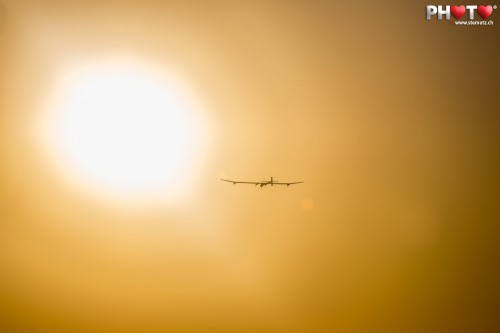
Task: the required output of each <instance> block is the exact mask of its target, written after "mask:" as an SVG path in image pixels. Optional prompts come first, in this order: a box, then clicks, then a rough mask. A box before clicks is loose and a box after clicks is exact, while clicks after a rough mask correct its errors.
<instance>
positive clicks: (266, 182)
mask: <svg viewBox="0 0 500 333" xmlns="http://www.w3.org/2000/svg"><path fill="white" fill-rule="evenodd" d="M221 180H222V181H224V182H229V183H233V185H236V184H252V185H255V186H257V185H259V186H260V187H261V188H262V187H264V186H267V185H271V186H274V185H286V186H290V185H293V184H300V183H303V182H291V183H285V182H280V181H277V180H274V179H273V177H271V180H263V181H261V182H241V181H237V180H229V179H221Z"/></svg>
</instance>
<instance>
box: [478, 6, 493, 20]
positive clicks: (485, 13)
mask: <svg viewBox="0 0 500 333" xmlns="http://www.w3.org/2000/svg"><path fill="white" fill-rule="evenodd" d="M477 12H478V13H479V15H481V17H482V18H483V20H484V19H487V18H488V17H490V15H491V13H492V12H493V7H491V6H477Z"/></svg>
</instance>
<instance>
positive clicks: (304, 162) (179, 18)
mask: <svg viewBox="0 0 500 333" xmlns="http://www.w3.org/2000/svg"><path fill="white" fill-rule="evenodd" d="M1 2H2V4H3V6H2V7H3V10H2V12H1V13H2V14H0V19H1V20H4V22H0V27H1V28H0V29H1V30H0V328H1V329H0V330H2V331H6V332H212V331H213V332H267V331H269V332H493V331H497V330H499V329H500V319H499V316H498V311H499V309H500V288H499V285H498V281H500V268H499V265H498V257H499V254H500V251H499V250H500V249H499V244H500V239H499V235H500V228H499V222H500V213H499V202H500V193H499V189H500V177H499V174H498V173H499V170H500V115H499V112H498V111H499V108H498V102H499V98H498V96H499V95H498V92H499V91H498V80H499V79H500V76H499V66H498V59H500V53H499V48H498V41H499V33H498V27H497V25H499V24H500V18H498V15H497V14H498V13H496V11H495V10H494V11H493V14H492V16H491V20H493V21H494V23H495V25H494V26H455V25H454V24H450V22H447V21H442V22H438V21H436V20H434V19H433V20H431V21H426V20H425V6H426V5H427V4H430V3H428V2H423V1H413V2H412V4H403V3H401V2H397V1H381V2H380V1H379V2H376V3H375V2H368V1H361V2H359V1H358V2H356V3H355V4H354V3H352V4H351V3H348V2H338V3H337V2H335V1H167V0H165V1H160V0H156V1H153V0H148V1H118V0H116V1H111V0H100V1H60V0H47V1H35V0H16V1H14V0H1ZM432 4H436V5H438V4H443V5H446V4H449V3H443V2H441V3H432ZM471 4H476V3H471ZM2 7H0V8H2ZM124 59H125V60H124ZM127 62H134V63H136V64H139V66H144V67H148V68H156V69H158V71H161V72H166V73H175V75H178V76H179V77H181V78H182V81H183V82H184V84H186V85H187V86H188V87H189V90H190V95H189V96H190V98H191V99H192V101H193V102H194V103H196V104H197V105H199V106H200V108H199V113H198V114H197V116H196V117H197V120H196V121H198V123H199V124H201V127H202V128H203V130H200V131H199V133H198V134H199V142H202V143H203V144H202V145H201V146H200V147H202V148H200V149H198V150H196V154H195V155H196V156H194V157H193V158H192V159H191V160H189V161H190V162H189V161H188V162H186V163H188V164H189V163H191V164H192V165H186V170H190V171H189V172H185V173H183V174H182V177H181V176H179V177H180V178H179V179H178V181H179V182H181V183H182V184H186V185H185V188H183V191H184V192H183V194H182V196H180V195H179V198H177V199H176V198H175V197H176V195H174V194H172V193H174V192H172V193H171V194H170V196H169V195H168V193H167V194H166V195H165V196H164V197H159V198H156V199H155V200H154V202H153V201H152V202H151V203H150V204H148V203H147V202H144V200H142V201H141V203H134V202H130V201H128V202H127V203H124V202H120V200H119V199H116V200H109V199H110V198H109V197H106V198H104V197H103V196H101V195H99V193H97V192H99V191H96V190H95V189H93V190H89V189H88V188H86V187H85V186H87V185H85V186H83V185H82V183H83V181H82V180H81V178H79V176H78V171H77V170H76V171H75V170H73V169H71V166H68V165H65V164H64V163H62V162H61V160H58V159H57V158H53V157H51V154H50V153H49V152H50V151H52V150H57V149H56V148H53V147H52V148H50V147H49V148H47V146H46V143H44V142H42V141H43V138H41V136H40V133H39V132H38V129H39V127H40V122H41V121H42V120H43V119H45V118H44V117H46V115H47V114H50V113H51V112H53V110H51V106H54V105H57V103H58V100H59V99H60V100H64V98H65V95H64V87H65V86H64V84H63V83H61V82H64V77H65V75H67V73H68V72H71V71H72V70H74V69H75V68H86V66H87V67H92V66H97V67H99V66H105V65H102V64H104V63H105V64H108V65H109V64H113V63H120V64H122V65H123V64H124V63H127ZM99 68H100V67H99ZM58 89H59V90H61V89H62V90H61V91H62V92H59V93H55V91H59V90H58ZM61 103H62V102H61ZM201 127H200V128H201ZM51 149H52V150H51ZM194 151H195V150H193V152H194ZM193 154H194V153H193ZM61 170H65V171H64V172H61ZM271 176H274V177H275V179H278V180H280V181H298V180H303V181H305V183H304V184H299V185H296V186H291V187H288V188H287V187H283V188H281V187H273V188H263V189H262V190H261V189H259V188H254V187H253V186H243V185H242V186H238V185H237V186H233V185H231V184H229V183H224V182H221V181H219V178H221V177H227V178H230V179H237V180H257V181H260V180H263V179H268V178H269V177H271ZM92 186H94V185H93V184H88V187H92ZM165 191H166V192H168V191H169V189H168V188H166V189H165ZM172 191H173V190H172ZM175 193H177V192H175Z"/></svg>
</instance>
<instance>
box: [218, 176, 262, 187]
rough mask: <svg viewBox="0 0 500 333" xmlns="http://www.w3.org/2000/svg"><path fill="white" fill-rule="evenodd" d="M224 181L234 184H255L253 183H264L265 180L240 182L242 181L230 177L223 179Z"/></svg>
mask: <svg viewBox="0 0 500 333" xmlns="http://www.w3.org/2000/svg"><path fill="white" fill-rule="evenodd" d="M221 180H222V181H224V182H229V183H233V184H253V185H260V184H262V183H263V182H240V181H237V180H230V179H222V178H221Z"/></svg>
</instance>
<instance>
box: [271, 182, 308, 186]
mask: <svg viewBox="0 0 500 333" xmlns="http://www.w3.org/2000/svg"><path fill="white" fill-rule="evenodd" d="M300 183H303V182H293V183H273V185H286V186H288V185H293V184H300Z"/></svg>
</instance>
